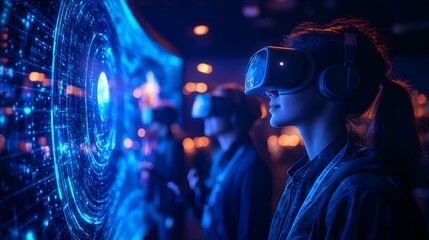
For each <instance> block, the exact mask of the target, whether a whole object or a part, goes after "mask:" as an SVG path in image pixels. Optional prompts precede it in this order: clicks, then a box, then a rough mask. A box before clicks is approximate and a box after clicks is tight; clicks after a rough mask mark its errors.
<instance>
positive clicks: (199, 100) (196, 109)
mask: <svg viewBox="0 0 429 240" xmlns="http://www.w3.org/2000/svg"><path fill="white" fill-rule="evenodd" d="M235 110H236V106H235V103H234V102H233V101H232V100H231V99H230V98H227V97H222V96H213V95H210V94H208V93H203V94H198V95H196V96H195V100H194V103H193V105H192V112H191V116H192V117H193V118H206V117H230V116H231V115H232V114H233V113H234V111H235Z"/></svg>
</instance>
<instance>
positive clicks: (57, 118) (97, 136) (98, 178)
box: [51, 0, 122, 238]
mask: <svg viewBox="0 0 429 240" xmlns="http://www.w3.org/2000/svg"><path fill="white" fill-rule="evenodd" d="M117 42H118V41H117V36H116V33H115V31H114V27H113V25H112V22H111V19H110V15H109V13H108V11H107V9H106V7H105V6H104V4H103V3H102V2H100V1H95V0H87V1H74V0H72V1H62V5H61V7H60V11H59V16H58V21H57V26H56V32H55V38H54V50H53V67H52V69H53V77H52V78H53V82H54V84H52V87H53V89H52V92H53V102H52V104H53V106H52V115H51V116H52V138H53V152H54V160H55V172H56V179H57V183H58V188H59V192H60V197H61V200H62V203H63V208H64V215H65V219H66V221H67V224H68V226H69V229H70V231H71V234H72V235H73V236H75V237H77V238H94V237H100V236H103V237H106V236H107V235H108V234H109V231H108V229H110V227H111V226H109V224H111V222H113V221H109V219H111V218H112V216H113V215H114V213H115V211H116V207H117V206H116V205H117V200H118V198H119V194H118V189H119V188H120V185H121V182H122V181H121V180H120V179H118V178H119V177H118V176H119V175H120V174H119V172H120V169H119V164H118V163H117V161H115V159H113V157H112V156H113V155H114V154H115V146H116V145H115V143H116V141H117V139H116V135H117V125H118V112H120V109H119V108H120V105H121V104H120V103H119V99H120V98H119V92H120V91H119V90H118V84H117V80H118V70H117V68H116V66H117V63H118V60H117V56H118V55H117V52H118V51H117V49H116V46H117V45H118V44H117Z"/></svg>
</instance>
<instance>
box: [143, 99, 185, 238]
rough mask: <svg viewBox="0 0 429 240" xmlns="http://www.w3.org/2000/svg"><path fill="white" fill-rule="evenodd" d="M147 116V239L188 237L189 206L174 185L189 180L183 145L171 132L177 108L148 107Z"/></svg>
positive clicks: (145, 116) (180, 184)
mask: <svg viewBox="0 0 429 240" xmlns="http://www.w3.org/2000/svg"><path fill="white" fill-rule="evenodd" d="M143 116H144V117H143V119H144V122H146V123H147V124H148V127H147V131H146V135H147V136H145V139H146V144H145V145H144V147H146V148H147V149H149V150H150V151H149V153H146V158H145V160H144V161H143V162H142V171H141V174H140V176H141V181H142V185H143V188H144V189H145V207H146V209H145V214H146V224H147V225H148V228H149V230H148V233H147V234H146V236H145V237H144V239H148V240H152V239H160V240H176V239H184V227H185V226H184V221H185V219H184V214H185V207H184V204H183V202H182V201H181V200H180V199H179V198H178V197H177V194H176V192H175V191H174V188H171V187H170V184H172V183H173V184H174V186H177V187H183V186H184V184H185V180H186V176H185V174H186V172H185V162H184V151H183V147H182V144H181V141H179V140H178V139H176V138H175V137H174V135H173V133H172V131H171V125H172V124H174V123H176V118H177V109H176V108H175V107H174V106H172V105H171V104H166V103H164V104H161V105H159V106H157V107H154V108H148V109H145V111H144V112H143Z"/></svg>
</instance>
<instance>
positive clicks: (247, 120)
mask: <svg viewBox="0 0 429 240" xmlns="http://www.w3.org/2000/svg"><path fill="white" fill-rule="evenodd" d="M212 94H213V95H216V96H224V97H228V98H230V99H231V100H232V102H233V103H234V105H235V106H234V109H235V111H234V114H233V116H232V118H233V119H230V121H231V122H232V124H234V125H235V126H236V127H239V128H240V129H241V130H242V131H243V133H244V134H247V133H248V132H249V130H250V128H251V127H252V126H253V124H254V123H255V121H256V120H257V119H259V118H260V117H261V115H262V112H261V102H260V101H259V99H258V98H257V97H253V96H248V95H246V94H244V90H243V87H241V86H239V85H237V84H234V83H226V84H222V85H219V86H218V87H217V88H216V89H215V90H213V92H212Z"/></svg>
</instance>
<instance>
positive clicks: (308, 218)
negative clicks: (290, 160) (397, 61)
mask: <svg viewBox="0 0 429 240" xmlns="http://www.w3.org/2000/svg"><path fill="white" fill-rule="evenodd" d="M381 40H382V39H381V37H380V35H379V34H378V33H377V32H376V31H375V29H373V28H371V27H370V26H369V24H368V22H366V21H364V20H362V19H337V20H335V21H333V22H330V23H327V24H322V25H318V24H315V23H310V22H305V23H302V24H300V25H299V26H297V27H296V28H295V29H294V30H293V31H292V33H290V34H289V35H287V36H286V37H285V38H284V43H283V46H282V47H272V46H270V47H266V48H263V49H261V50H260V51H258V52H257V53H256V54H255V55H253V57H252V58H251V59H250V61H249V65H248V71H247V74H246V82H245V87H246V88H245V92H246V93H247V94H250V95H257V96H265V97H269V99H270V113H271V119H270V123H271V125H272V126H273V127H283V126H288V125H294V126H296V127H297V128H298V129H299V131H300V133H301V136H302V138H303V140H304V143H305V147H306V152H307V154H306V155H304V156H303V157H302V158H301V159H299V160H298V161H297V162H296V163H295V164H294V165H293V166H292V167H291V168H290V169H289V170H288V174H289V178H288V182H287V184H286V187H285V190H284V192H283V196H282V198H281V200H280V202H279V204H278V207H277V211H276V213H275V215H274V217H273V220H272V225H271V230H270V236H269V239H427V238H426V232H425V228H424V223H423V217H422V213H421V211H420V209H419V208H418V206H417V204H416V202H415V201H414V199H413V196H412V189H413V187H414V185H415V180H416V179H415V177H416V167H417V163H418V161H419V160H420V159H421V145H420V142H419V138H418V134H417V133H418V132H417V130H416V125H415V121H414V120H415V119H414V109H413V105H412V102H411V100H410V93H409V91H408V88H409V86H408V85H407V84H406V83H405V82H403V81H400V80H390V79H388V78H387V77H386V74H388V73H389V70H390V62H389V60H388V58H387V53H386V47H385V46H384V45H383V44H382V43H381ZM352 121H353V123H356V122H357V121H361V122H362V124H363V123H365V122H368V123H369V128H368V131H367V133H368V136H365V138H363V139H362V140H365V141H362V140H358V139H357V138H355V137H354V133H353V132H352V128H351V127H350V125H349V123H352ZM358 143H359V144H358Z"/></svg>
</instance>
